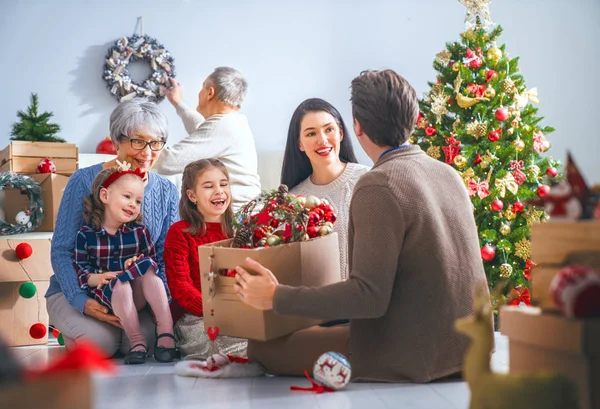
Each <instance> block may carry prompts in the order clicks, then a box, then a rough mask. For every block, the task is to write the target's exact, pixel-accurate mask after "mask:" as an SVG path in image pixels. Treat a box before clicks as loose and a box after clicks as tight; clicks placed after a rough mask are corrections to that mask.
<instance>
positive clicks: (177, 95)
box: [161, 78, 183, 107]
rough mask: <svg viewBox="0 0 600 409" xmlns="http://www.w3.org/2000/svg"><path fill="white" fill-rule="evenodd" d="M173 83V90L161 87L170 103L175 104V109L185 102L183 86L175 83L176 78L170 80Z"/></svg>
mask: <svg viewBox="0 0 600 409" xmlns="http://www.w3.org/2000/svg"><path fill="white" fill-rule="evenodd" d="M169 81H171V89H168V88H167V87H164V86H162V85H161V89H162V91H163V93H164V94H165V96H166V97H167V99H168V100H169V102H170V103H171V104H173V106H174V107H177V105H179V104H180V103H181V101H183V88H182V87H181V84H180V83H179V82H177V81H175V78H169Z"/></svg>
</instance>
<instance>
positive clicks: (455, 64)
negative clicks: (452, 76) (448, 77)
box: [452, 62, 460, 72]
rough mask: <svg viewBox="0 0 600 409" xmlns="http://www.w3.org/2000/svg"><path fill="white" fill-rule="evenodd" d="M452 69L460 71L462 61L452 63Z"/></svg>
mask: <svg viewBox="0 0 600 409" xmlns="http://www.w3.org/2000/svg"><path fill="white" fill-rule="evenodd" d="M452 71H454V72H458V71H460V63H459V62H455V63H454V64H452Z"/></svg>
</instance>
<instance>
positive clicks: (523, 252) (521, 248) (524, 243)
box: [515, 238, 531, 260]
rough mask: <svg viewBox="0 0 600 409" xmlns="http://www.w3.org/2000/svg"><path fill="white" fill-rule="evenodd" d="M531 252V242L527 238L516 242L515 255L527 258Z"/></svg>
mask: <svg viewBox="0 0 600 409" xmlns="http://www.w3.org/2000/svg"><path fill="white" fill-rule="evenodd" d="M530 252H531V243H530V242H529V240H527V239H526V238H522V239H521V240H519V241H518V242H516V243H515V256H517V257H520V258H522V259H523V260H527V259H528V258H529V256H530V254H531V253H530Z"/></svg>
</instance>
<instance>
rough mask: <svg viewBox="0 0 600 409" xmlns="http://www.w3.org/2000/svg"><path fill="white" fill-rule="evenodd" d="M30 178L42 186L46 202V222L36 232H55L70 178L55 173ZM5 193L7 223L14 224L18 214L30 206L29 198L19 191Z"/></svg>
mask: <svg viewBox="0 0 600 409" xmlns="http://www.w3.org/2000/svg"><path fill="white" fill-rule="evenodd" d="M28 176H29V177H31V178H32V179H33V180H35V181H36V182H38V183H39V184H40V186H41V188H42V201H43V202H44V221H43V222H42V224H41V225H40V226H39V227H38V228H37V229H35V230H34V231H36V232H38V231H40V232H41V231H54V226H56V216H57V215H58V207H59V206H60V201H61V199H62V196H63V192H64V190H65V187H66V186H67V182H69V177H68V176H63V175H56V174H53V173H38V174H35V175H28ZM4 192H5V193H4V215H5V220H6V222H7V223H13V224H14V223H15V216H16V215H17V213H19V212H20V211H21V210H23V209H25V208H27V207H28V206H29V197H28V196H27V195H23V194H21V192H20V191H19V189H8V190H5V191H4Z"/></svg>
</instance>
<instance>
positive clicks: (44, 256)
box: [0, 239, 52, 346]
mask: <svg viewBox="0 0 600 409" xmlns="http://www.w3.org/2000/svg"><path fill="white" fill-rule="evenodd" d="M20 243H29V245H30V246H31V248H32V249H33V253H32V255H31V257H29V258H26V259H24V260H19V259H18V258H17V256H16V253H15V248H16V247H17V246H18V245H19V244H20ZM51 275H52V267H51V266H50V240H48V239H30V240H10V239H0V333H1V334H2V337H3V338H4V340H5V341H6V343H7V344H8V345H9V346H22V345H38V344H46V343H47V342H48V333H47V331H46V335H45V336H44V337H42V338H40V339H34V338H32V337H31V335H30V334H29V329H30V328H31V326H32V325H33V324H36V323H41V324H43V325H45V326H46V328H47V327H48V312H47V311H46V299H45V298H44V294H45V293H46V290H47V289H48V284H49V280H50V276H51ZM25 282H33V284H34V285H35V287H36V292H35V294H34V295H33V297H31V298H23V297H22V296H21V295H20V294H19V288H20V287H21V285H22V284H23V283H25Z"/></svg>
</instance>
